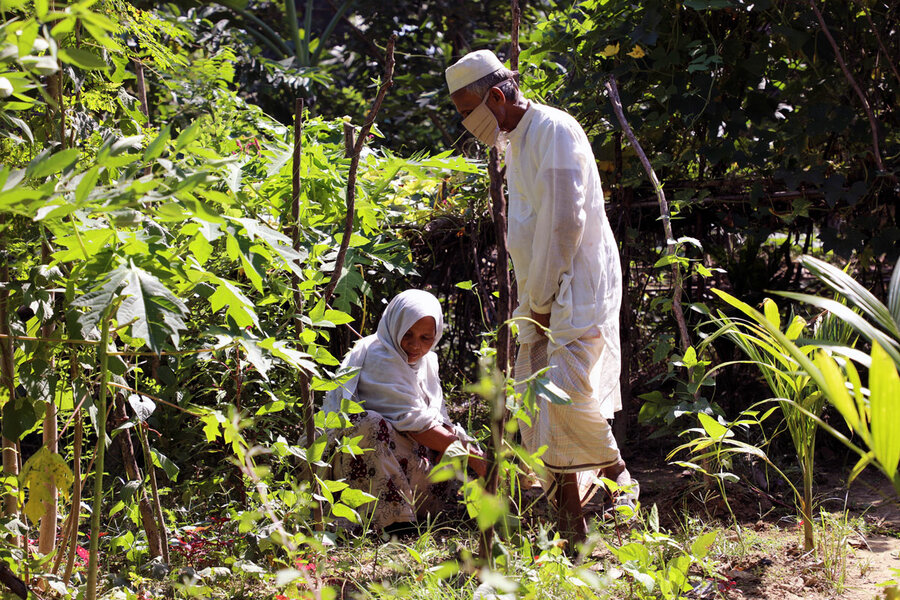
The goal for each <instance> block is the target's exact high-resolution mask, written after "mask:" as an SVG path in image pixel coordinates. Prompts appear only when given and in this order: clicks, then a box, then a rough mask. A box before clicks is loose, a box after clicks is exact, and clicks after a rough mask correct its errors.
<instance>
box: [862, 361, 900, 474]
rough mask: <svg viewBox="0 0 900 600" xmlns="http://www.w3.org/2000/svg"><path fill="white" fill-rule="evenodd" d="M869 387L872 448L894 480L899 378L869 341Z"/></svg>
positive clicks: (899, 440) (899, 441) (899, 458)
mask: <svg viewBox="0 0 900 600" xmlns="http://www.w3.org/2000/svg"><path fill="white" fill-rule="evenodd" d="M869 390H870V392H871V395H870V396H869V402H870V406H871V411H872V414H871V419H872V424H871V429H872V451H873V452H874V453H875V458H876V459H877V460H878V462H879V463H881V466H882V468H883V469H884V471H885V473H886V474H887V475H888V477H890V478H891V479H893V478H894V476H895V474H896V473H897V463H898V462H900V435H898V431H900V377H898V375H897V369H896V368H895V366H894V364H893V362H892V361H891V359H890V357H888V355H887V353H885V351H884V350H882V348H881V346H879V345H878V344H877V343H873V344H872V368H871V369H870V370H869Z"/></svg>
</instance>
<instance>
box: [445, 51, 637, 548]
mask: <svg viewBox="0 0 900 600" xmlns="http://www.w3.org/2000/svg"><path fill="white" fill-rule="evenodd" d="M446 76H447V84H448V86H449V88H450V98H451V100H452V101H453V103H454V105H455V106H456V108H457V110H458V111H459V112H460V114H462V116H463V117H464V120H463V125H464V126H465V127H466V129H468V130H469V131H470V132H471V133H472V134H473V135H474V136H475V137H477V138H478V139H479V140H481V141H482V142H483V143H485V144H487V145H488V146H494V145H499V146H500V148H501V149H503V147H504V146H505V148H506V179H507V187H508V191H509V211H508V212H509V214H508V219H509V234H508V235H509V251H510V256H511V258H512V262H513V269H514V271H515V276H516V284H517V287H518V292H519V306H518V307H517V308H516V310H515V312H514V316H515V317H529V318H530V319H532V320H533V321H534V322H536V323H539V324H540V325H541V326H542V327H536V326H535V325H534V324H533V323H531V322H527V321H519V340H518V341H519V354H518V358H517V360H516V365H515V378H516V380H517V381H522V380H524V379H526V378H528V377H529V376H531V375H532V374H534V373H535V372H537V371H539V370H541V369H543V368H546V367H548V366H549V367H550V370H549V372H548V373H547V376H548V378H549V379H550V381H551V382H553V383H555V384H556V385H557V386H559V387H560V388H561V389H563V390H564V391H565V392H566V393H567V394H568V395H569V396H570V398H571V400H572V402H571V404H565V405H563V404H554V403H551V402H549V401H548V399H546V398H543V397H539V398H538V401H537V404H538V408H539V411H538V413H537V415H535V420H533V422H532V426H531V427H527V426H523V427H522V440H523V443H524V445H525V447H526V449H528V450H529V451H530V452H534V451H536V450H537V449H538V448H540V447H541V446H547V451H546V452H545V453H544V454H543V456H542V457H541V458H542V460H543V461H544V464H545V465H546V467H547V469H548V471H549V473H550V476H551V479H550V480H549V481H545V482H544V487H545V489H547V491H548V494H549V495H550V497H551V498H554V499H555V500H556V502H557V505H558V507H559V530H560V532H561V533H562V534H563V535H566V536H567V537H570V538H571V539H572V540H574V541H581V540H583V539H584V537H585V534H586V527H585V522H584V517H583V514H582V506H583V504H584V503H585V502H587V501H588V500H589V499H590V497H591V495H593V492H594V491H596V486H595V481H596V475H597V474H598V473H601V474H602V475H603V476H605V477H607V478H609V479H612V480H615V481H616V483H618V484H619V485H628V484H630V483H631V478H630V476H629V474H628V471H627V470H626V468H625V462H624V461H623V460H622V458H621V456H620V454H619V449H618V447H617V445H616V441H615V438H614V437H613V435H612V431H611V428H610V426H609V423H608V422H607V419H608V418H612V416H613V413H614V412H615V411H616V410H619V409H621V406H622V403H621V396H620V391H619V372H620V369H621V364H620V363H621V357H620V350H619V306H620V304H621V300H622V274H621V267H620V265H619V254H618V249H617V247H616V242H615V239H614V238H613V234H612V229H611V228H610V226H609V222H608V221H607V219H606V212H605V210H604V204H603V192H602V189H601V187H600V175H599V173H598V171H597V165H596V162H595V160H594V154H593V150H592V149H591V145H590V142H589V141H588V139H587V136H586V135H585V133H584V130H583V129H582V128H581V126H580V125H579V124H578V122H577V121H575V119H573V118H572V117H571V116H570V115H568V114H566V113H564V112H562V111H560V110H557V109H555V108H551V107H549V106H544V105H541V104H538V103H536V102H531V101H529V100H527V99H526V98H525V97H523V96H522V94H521V92H520V91H519V87H518V85H517V83H516V78H517V76H518V74H517V73H515V72H512V71H510V70H508V69H506V68H505V67H504V66H503V64H502V63H501V62H500V61H499V60H498V59H497V57H496V56H495V55H494V54H493V53H492V52H490V51H489V50H479V51H476V52H471V53H469V54H467V55H466V56H464V57H463V58H461V59H460V60H459V61H458V62H457V63H456V64H454V65H452V66H451V67H449V68H448V69H447V72H446ZM504 138H506V139H504ZM543 328H547V329H549V335H547V334H546V333H545V330H544V329H543Z"/></svg>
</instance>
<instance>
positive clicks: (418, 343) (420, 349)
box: [400, 317, 436, 364]
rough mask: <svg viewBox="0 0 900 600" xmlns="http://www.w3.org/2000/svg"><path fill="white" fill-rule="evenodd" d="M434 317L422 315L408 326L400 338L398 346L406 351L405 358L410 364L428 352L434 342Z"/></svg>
mask: <svg viewBox="0 0 900 600" xmlns="http://www.w3.org/2000/svg"><path fill="white" fill-rule="evenodd" d="M435 326H436V325H435V322H434V317H422V318H421V319H419V320H418V321H416V322H415V323H413V326H412V327H410V328H409V331H407V332H406V333H405V334H403V338H402V339H401V340H400V347H401V348H402V349H403V351H404V352H406V357H407V358H406V360H407V362H408V363H409V364H412V363H414V362H416V361H417V360H419V359H420V358H422V357H423V356H425V355H426V354H428V351H429V350H431V346H432V344H434V331H435Z"/></svg>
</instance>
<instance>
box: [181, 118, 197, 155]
mask: <svg viewBox="0 0 900 600" xmlns="http://www.w3.org/2000/svg"><path fill="white" fill-rule="evenodd" d="M202 125H203V120H202V119H197V120H196V121H194V122H193V123H191V124H190V125H189V126H188V128H187V129H185V130H184V131H182V132H181V133H180V134H178V139H176V140H175V152H178V151H179V150H181V149H182V148H184V147H185V146H187V145H188V144H190V143H191V142H193V141H194V140H196V139H197V138H198V137H200V132H201V131H202V130H201V127H202Z"/></svg>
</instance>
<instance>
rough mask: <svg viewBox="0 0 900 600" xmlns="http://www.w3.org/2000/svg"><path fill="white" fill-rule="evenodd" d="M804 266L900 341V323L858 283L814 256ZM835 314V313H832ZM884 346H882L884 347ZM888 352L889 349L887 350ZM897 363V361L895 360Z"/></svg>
mask: <svg viewBox="0 0 900 600" xmlns="http://www.w3.org/2000/svg"><path fill="white" fill-rule="evenodd" d="M800 262H802V263H803V266H805V267H806V268H807V269H809V270H810V272H812V273H813V274H814V275H815V276H816V277H818V278H819V279H821V280H822V282H824V283H825V284H826V285H827V286H828V287H830V288H831V289H832V290H834V291H835V292H837V293H838V294H840V295H841V296H842V297H843V298H845V299H846V300H847V301H848V302H849V303H851V304H853V305H854V306H857V307H859V309H860V310H862V311H863V313H864V314H865V315H866V316H867V317H868V318H870V319H871V320H873V321H875V323H877V324H878V326H879V327H882V328H884V329H885V330H886V331H887V332H889V333H890V334H891V335H892V336H893V337H894V338H895V339H900V323H898V322H896V321H895V320H894V318H893V316H892V315H891V311H890V310H888V307H886V306H885V305H884V304H882V302H881V301H880V300H879V299H878V298H876V297H875V295H874V294H872V292H870V291H869V290H867V289H866V288H865V287H863V285H862V284H860V283H859V282H858V281H856V280H855V279H853V278H852V277H851V276H850V275H848V274H847V273H844V272H843V271H841V270H840V269H838V268H837V267H835V266H833V265H830V264H828V263H827V262H825V261H823V260H819V259H818V258H813V257H812V256H804V257H803V258H802V259H801V261H800ZM832 312H834V311H832ZM879 342H880V341H879ZM883 345H884V344H882V346H883ZM885 349H886V350H887V348H885ZM895 362H896V360H895Z"/></svg>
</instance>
